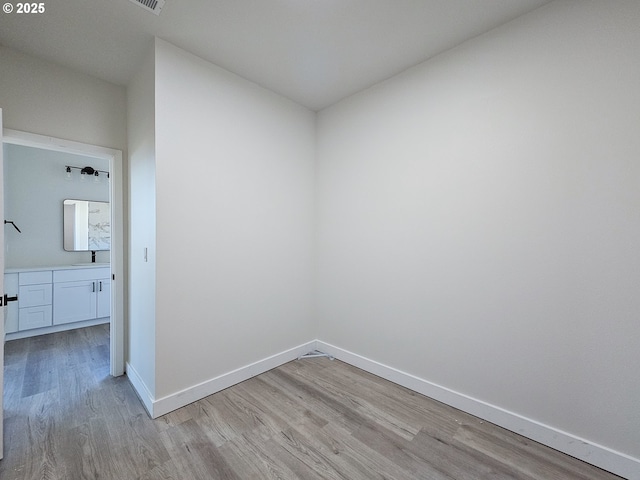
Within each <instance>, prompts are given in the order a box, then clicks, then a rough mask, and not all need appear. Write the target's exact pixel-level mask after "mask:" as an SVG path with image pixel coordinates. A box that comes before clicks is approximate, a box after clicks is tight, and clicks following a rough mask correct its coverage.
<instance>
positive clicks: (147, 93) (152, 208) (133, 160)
mask: <svg viewBox="0 0 640 480" xmlns="http://www.w3.org/2000/svg"><path fill="white" fill-rule="evenodd" d="M154 56H155V54H154V51H153V49H150V50H149V53H148V55H147V56H146V57H145V60H144V61H143V62H142V63H141V65H140V68H139V70H138V72H137V73H136V75H135V76H134V78H133V79H132V80H131V82H130V84H129V86H128V89H127V107H128V111H127V124H128V134H129V136H128V139H129V147H128V148H129V179H130V183H129V202H130V209H129V234H130V237H129V245H130V250H129V329H128V355H127V362H128V365H127V374H128V375H129V377H130V378H133V379H137V378H139V381H140V382H141V383H142V384H143V386H140V385H136V388H143V389H145V390H146V392H147V393H148V395H147V396H151V397H153V393H154V391H155V382H156V380H155V375H156V317H155V315H156V254H155V251H156V248H155V245H156V166H155V160H156V145H155V144H156V133H155V59H154ZM145 249H146V252H147V256H146V259H145ZM140 393H141V396H143V392H140ZM147 407H149V406H148V405H147Z"/></svg>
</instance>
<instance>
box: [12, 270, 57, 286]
mask: <svg viewBox="0 0 640 480" xmlns="http://www.w3.org/2000/svg"><path fill="white" fill-rule="evenodd" d="M18 281H19V282H20V285H35V284H38V283H51V282H52V278H51V270H45V271H43V272H20V273H19V274H18Z"/></svg>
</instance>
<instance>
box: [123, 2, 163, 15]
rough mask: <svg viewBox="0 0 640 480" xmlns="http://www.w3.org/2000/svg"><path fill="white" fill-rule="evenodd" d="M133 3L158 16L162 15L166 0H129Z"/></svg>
mask: <svg viewBox="0 0 640 480" xmlns="http://www.w3.org/2000/svg"><path fill="white" fill-rule="evenodd" d="M129 1H130V2H131V3H135V4H136V5H138V6H139V7H140V8H144V9H145V10H147V11H149V12H153V13H155V14H156V15H160V11H161V10H162V7H164V2H165V0H129Z"/></svg>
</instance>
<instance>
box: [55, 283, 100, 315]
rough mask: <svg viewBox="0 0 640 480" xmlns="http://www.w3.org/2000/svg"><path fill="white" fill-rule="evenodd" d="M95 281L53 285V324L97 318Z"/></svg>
mask: <svg viewBox="0 0 640 480" xmlns="http://www.w3.org/2000/svg"><path fill="white" fill-rule="evenodd" d="M96 291H97V282H96V281H95V280H82V281H78V282H60V283H54V284H53V324H54V325H60V324H61V323H70V322H80V321H82V320H90V319H92V318H96V303H97V302H96V298H97V295H96Z"/></svg>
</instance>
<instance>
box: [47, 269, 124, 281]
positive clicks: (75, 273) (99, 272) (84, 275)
mask: <svg viewBox="0 0 640 480" xmlns="http://www.w3.org/2000/svg"><path fill="white" fill-rule="evenodd" d="M110 277H111V268H110V267H97V268H79V269H77V270H56V271H54V272H53V281H54V283H58V282H78V281H81V280H96V279H106V278H110Z"/></svg>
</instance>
